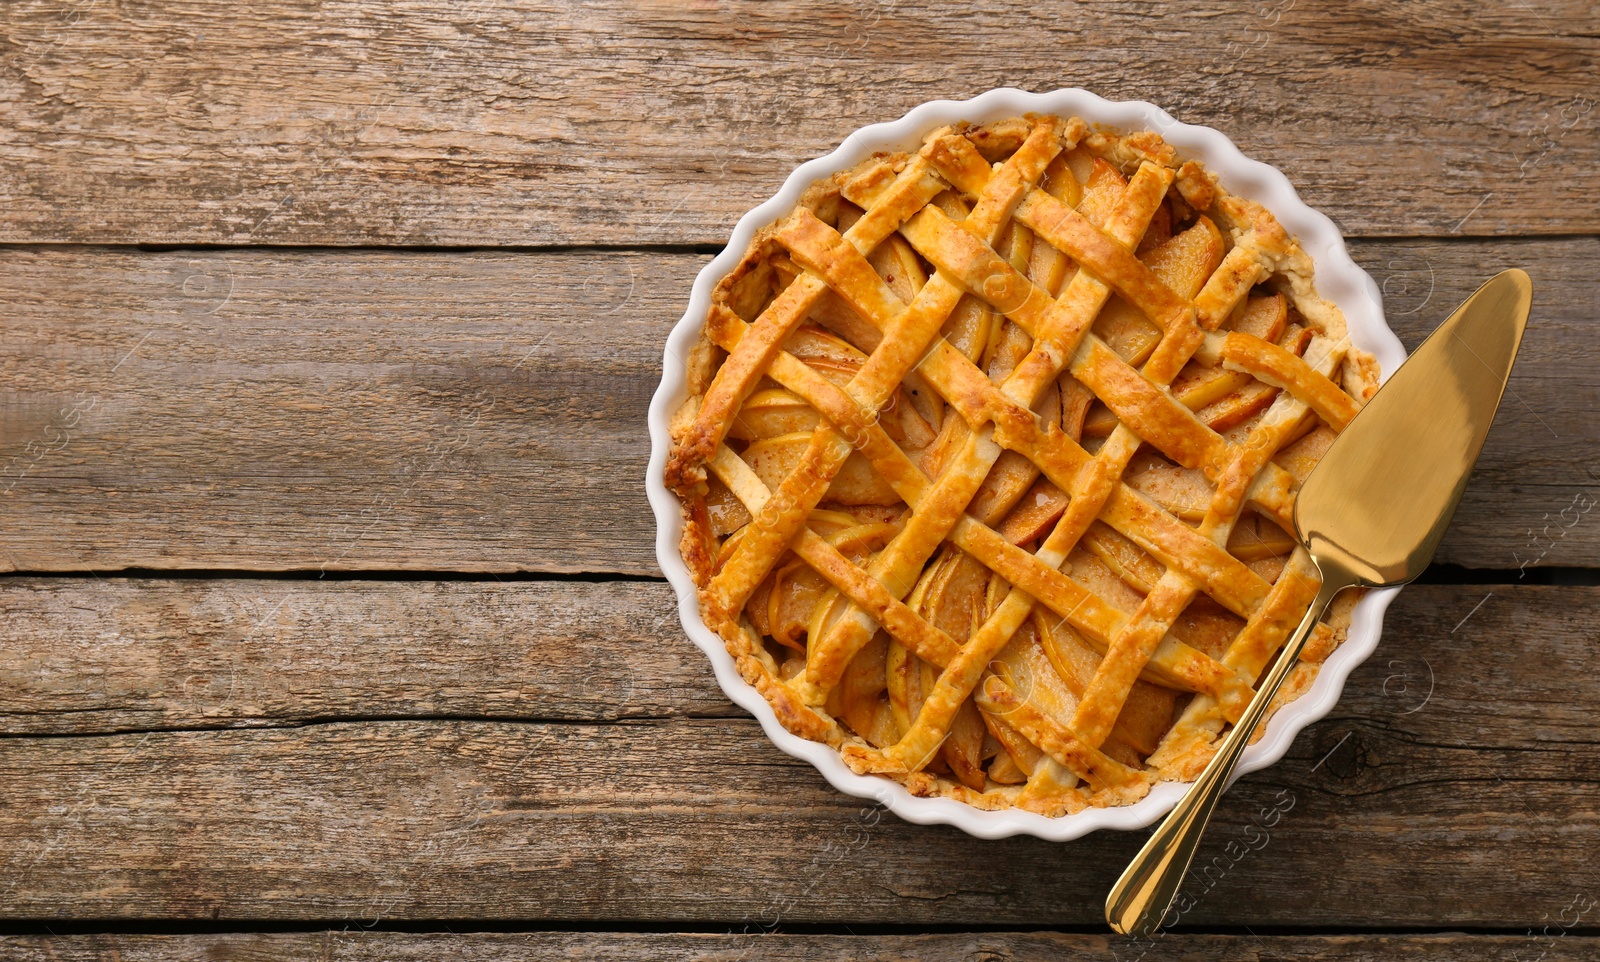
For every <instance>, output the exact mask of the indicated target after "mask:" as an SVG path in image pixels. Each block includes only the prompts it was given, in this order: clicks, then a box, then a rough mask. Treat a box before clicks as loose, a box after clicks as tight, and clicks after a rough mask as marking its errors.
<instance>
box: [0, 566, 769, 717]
mask: <svg viewBox="0 0 1600 962" xmlns="http://www.w3.org/2000/svg"><path fill="white" fill-rule="evenodd" d="M691 603H692V601H691ZM0 691H4V692H6V697H5V700H4V701H3V702H0V735H13V734H24V733H30V734H73V733H84V732H114V731H133V730H156V729H172V728H204V727H221V726H238V725H244V726H252V725H285V724H303V723H307V722H312V721H332V720H349V719H368V718H371V719H379V718H459V717H471V718H492V719H506V720H517V721H550V722H578V721H589V722H615V721H621V720H625V719H635V718H668V717H689V716H696V715H739V714H743V713H742V712H741V711H740V710H739V709H737V708H735V707H734V706H733V705H732V704H731V703H730V702H729V701H728V699H727V697H726V696H725V695H723V694H722V692H721V691H720V690H718V688H717V686H716V683H715V682H714V681H713V680H712V678H711V674H710V666H709V664H708V663H707V662H706V659H705V657H704V656H703V655H702V654H701V653H700V652H699V650H698V649H696V648H695V647H694V646H693V645H691V644H688V643H687V642H686V640H685V638H684V633H683V628H682V625H681V624H680V623H679V620H678V605H677V599H676V597H675V596H674V593H673V591H672V590H671V588H670V587H668V586H667V585H666V584H665V583H664V582H611V583H605V582H599V583H586V582H513V583H509V584H497V583H495V582H492V581H491V582H438V581H425V582H388V581H276V580H270V581H269V580H231V579H230V580H216V581H211V580H190V579H181V580H127V579H120V578H118V579H111V580H100V579H79V578H50V579H6V580H0Z"/></svg>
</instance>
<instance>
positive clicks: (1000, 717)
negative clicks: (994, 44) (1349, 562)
mask: <svg viewBox="0 0 1600 962" xmlns="http://www.w3.org/2000/svg"><path fill="white" fill-rule="evenodd" d="M1312 281H1313V278H1312V264H1311V262H1310V259H1309V258H1308V257H1307V255H1306V254H1305V253H1304V251H1302V250H1301V249H1300V247H1299V246H1298V245H1297V244H1296V243H1295V242H1294V241H1293V240H1292V239H1291V238H1289V237H1288V236H1287V235H1286V234H1285V232H1284V231H1283V229H1282V227H1281V226H1280V225H1279V224H1278V223H1277V221H1276V220H1275V219H1274V218H1273V217H1272V215H1271V214H1270V213H1269V212H1267V211H1266V210H1265V209H1263V208H1262V207H1260V206H1259V205H1257V204H1255V203H1253V202H1250V201H1247V200H1244V199H1241V198H1238V197H1235V196H1233V195H1231V194H1229V193H1227V192H1226V191H1225V190H1223V189H1222V188H1221V186H1219V185H1218V183H1217V182H1216V181H1215V180H1214V179H1213V178H1212V177H1211V175H1210V174H1209V173H1208V172H1207V171H1206V170H1205V169H1204V168H1203V167H1201V166H1200V165H1199V164H1198V163H1195V162H1193V161H1184V160H1183V159H1182V158H1180V157H1178V156H1177V155H1176V153H1175V152H1174V151H1173V149H1172V148H1171V147H1170V146H1168V145H1167V144H1166V143H1164V142H1163V141H1162V140H1161V139H1160V138H1159V137H1158V136H1156V135H1155V134H1151V133H1145V132H1137V133H1131V134H1122V133H1118V132H1116V131H1111V130H1101V129H1091V128H1089V126H1088V125H1086V124H1085V123H1083V122H1082V121H1081V120H1078V119H1076V118H1072V119H1061V118H1056V117H1032V116H1030V117H1022V118H1013V119H1009V120H1004V121H999V122H995V123H990V124H984V125H976V126H964V127H959V128H949V127H947V128H941V129H939V130H936V131H934V132H932V133H931V134H929V135H928V136H927V138H926V139H925V141H924V143H923V146H922V148H921V149H920V150H919V151H917V152H916V153H895V154H880V155H877V156H875V157H873V158H871V159H869V160H867V161H865V162H864V163H862V164H860V165H859V166H857V167H856V168H854V169H852V170H850V171H847V172H844V173H841V174H839V175H837V176H835V177H833V178H831V179H829V180H826V181H823V182H820V183H818V184H816V185H814V186H813V187H812V188H811V189H810V190H809V191H807V192H806V194H805V195H804V197H803V199H802V201H801V203H800V204H799V205H798V206H797V207H796V209H795V210H794V211H793V212H792V213H791V214H790V215H789V216H787V217H786V218H785V219H784V220H782V221H781V222H779V223H777V224H774V225H772V226H771V227H769V228H767V229H765V230H763V231H761V232H760V233H759V234H758V235H757V236H756V238H755V240H754V241H753V242H752V243H751V245H750V247H749V249H748V251H747V252H746V254H745V256H744V258H743V259H742V261H741V262H740V263H739V264H738V266H737V267H736V268H735V269H734V270H733V271H732V272H731V273H729V274H728V275H727V276H726V277H725V278H723V280H722V281H721V282H720V284H719V285H718V286H717V288H716V291H715V293H714V296H713V303H712V307H711V309H710V312H709V314H708V316H707V318H706V323H705V330H704V334H703V337H702V339H701V341H700V343H699V344H698V346H697V347H696V349H695V350H694V352H693V354H692V355H691V356H690V357H688V358H685V359H684V363H685V364H686V365H687V368H688V372H687V373H688V381H689V392H690V397H689V399H688V400H687V402H686V403H685V404H684V405H683V407H682V409H681V410H680V411H679V412H678V414H677V416H676V417H675V419H674V423H673V438H674V449H673V454H672V457H671V459H670V461H669V463H668V467H667V483H668V485H669V487H671V488H672V489H673V490H675V491H676V492H677V493H678V495H679V496H680V498H681V499H682V502H683V509H684V517H685V522H686V523H685V530H684V535H683V541H682V551H683V556H684V559H685V561H686V562H687V564H688V567H689V569H690V571H691V572H692V574H693V575H694V578H695V580H696V582H697V584H698V585H699V588H700V592H699V594H700V598H699V603H700V608H701V614H702V616H703V618H704V619H705V621H706V623H707V624H708V625H709V626H710V627H712V628H713V629H714V630H716V631H717V632H718V634H719V635H720V636H721V637H722V638H723V640H724V642H725V643H726V644H727V646H728V648H729V651H730V652H731V653H732V654H733V655H734V656H735V658H736V659H737V661H738V663H739V666H740V669H741V671H742V673H743V675H744V677H745V678H746V680H748V681H750V682H751V683H752V684H753V685H755V686H756V687H757V688H758V689H759V690H760V691H761V692H762V693H763V695H764V696H765V697H766V698H767V700H768V701H769V702H770V703H771V704H772V706H773V708H774V709H775V711H776V713H777V716H778V718H779V719H780V721H782V723H783V724H784V725H785V726H786V727H788V728H789V729H790V730H792V731H794V732H796V733H797V734H800V735H802V736H805V737H808V738H812V739H816V740H819V741H824V742H827V743H829V744H831V745H833V746H835V747H836V748H837V749H838V750H839V751H840V752H841V753H842V755H843V757H844V759H845V760H846V762H847V763H848V764H849V765H850V766H851V767H852V768H854V769H855V770H857V771H859V772H872V773H878V774H882V775H885V776H887V777H891V778H895V779H897V780H899V781H901V782H902V783H904V784H906V785H907V786H908V787H909V788H910V789H911V790H912V791H913V792H916V793H918V794H924V795H946V796H950V797H955V798H958V799H961V800H963V801H966V802H968V803H970V804H973V805H978V806H981V807H984V808H1001V807H1007V806H1013V805H1014V806H1019V807H1023V808H1026V809H1030V810H1033V811H1038V812H1042V813H1045V814H1050V815H1059V814H1063V813H1069V812H1072V811H1076V810H1079V809H1081V808H1083V807H1084V806H1088V805H1121V804H1128V803H1131V802H1133V801H1136V800H1137V799H1139V798H1141V797H1143V795H1144V794H1145V793H1146V792H1147V791H1148V790H1149V787H1150V785H1151V784H1153V783H1154V782H1155V781H1157V780H1159V779H1178V780H1188V779H1191V778H1193V777H1194V776H1195V775H1196V774H1197V773H1198V772H1199V770H1200V769H1201V768H1202V767H1203V766H1204V764H1205V763H1206V761H1208V760H1209V758H1210V756H1211V754H1212V752H1213V751H1214V750H1215V745H1216V743H1217V740H1218V738H1219V736H1220V735H1221V734H1222V733H1223V732H1224V731H1225V729H1226V726H1227V725H1228V724H1229V722H1230V721H1231V720H1233V719H1236V718H1237V717H1238V715H1239V713H1240V712H1241V711H1242V710H1243V708H1244V706H1245V705H1246V704H1247V703H1248V701H1249V699H1250V697H1251V695H1252V688H1253V686H1254V684H1255V683H1256V681H1257V680H1258V678H1259V677H1260V676H1261V674H1262V673H1263V672H1264V670H1265V668H1266V667H1267V666H1268V664H1269V662H1270V660H1271V658H1272V656H1273V654H1274V653H1275V651H1276V650H1277V648H1278V646H1280V645H1281V644H1282V643H1283V642H1284V640H1285V639H1286V637H1287V635H1288V633H1289V631H1290V630H1291V629H1292V628H1293V627H1294V626H1295V625H1296V624H1297V623H1298V621H1299V619H1300V617H1301V616H1302V615H1303V614H1304V612H1305V610H1306V608H1307V607H1308V606H1309V604H1310V602H1311V600H1312V598H1313V597H1314V595H1315V593H1316V589H1317V587H1318V584H1317V574H1316V569H1315V568H1314V567H1313V566H1312V565H1311V563H1310V560H1309V558H1308V557H1307V555H1306V554H1305V552H1304V551H1303V550H1302V549H1300V548H1298V547H1297V545H1296V542H1295V539H1294V538H1293V537H1292V536H1291V534H1290V533H1289V532H1290V531H1292V530H1293V527H1292V514H1293V509H1294V496H1295V491H1296V489H1297V488H1298V486H1299V484H1300V483H1301V482H1302V481H1304V479H1305V478H1306V476H1307V475H1308V474H1309V473H1310V471H1311V469H1312V468H1313V467H1314V466H1315V465H1316V463H1317V460H1318V458H1319V457H1320V456H1321V454H1322V453H1323V452H1324V451H1325V450H1326V449H1327V446H1328V444H1329V443H1330V441H1331V440H1332V438H1333V437H1334V436H1335V435H1336V433H1337V432H1338V431H1339V430H1341V429H1343V427H1344V426H1345V425H1346V424H1348V423H1349V421H1350V419H1351V418H1352V417H1354V415H1355V413H1356V412H1357V411H1358V410H1359V406H1360V403H1361V402H1362V401H1363V400H1365V398H1367V397H1369V396H1370V395H1371V393H1372V392H1373V391H1374V390H1376V378H1375V371H1374V368H1373V365H1372V363H1371V361H1370V359H1368V358H1366V357H1365V356H1364V355H1361V354H1359V353H1358V352H1355V351H1353V350H1352V348H1351V346H1350V344H1349V342H1348V340H1347V338H1346V335H1345V326H1344V320H1343V317H1342V316H1341V315H1340V314H1339V311H1338V309H1337V308H1335V307H1334V306H1333V305H1332V304H1331V303H1329V302H1327V301H1325V300H1324V299H1322V298H1321V297H1320V296H1318V295H1317V293H1316V290H1315V287H1314V285H1313V282H1312ZM1347 594H1348V593H1347ZM1351 604H1353V599H1346V600H1344V601H1343V603H1342V604H1340V605H1339V606H1338V607H1336V608H1335V609H1334V611H1333V612H1332V614H1330V616H1329V617H1328V619H1327V621H1326V622H1325V623H1324V624H1323V625H1321V626H1319V628H1318V631H1317V635H1316V636H1314V638H1313V640H1312V643H1311V645H1310V646H1309V647H1308V650H1307V654H1306V656H1305V657H1304V658H1303V659H1302V661H1301V664H1300V665H1299V666H1298V667H1297V668H1296V670H1295V674H1294V675H1293V676H1291V678H1290V681H1289V683H1288V684H1286V685H1285V687H1284V689H1283V693H1282V694H1280V696H1279V702H1280V703H1281V702H1283V701H1286V700H1289V699H1292V698H1294V697H1296V696H1297V695H1298V694H1299V693H1301V692H1303V691H1304V690H1305V688H1306V687H1307V686H1308V685H1309V684H1310V682H1311V680H1312V679H1313V678H1314V677H1315V673H1316V669H1317V666H1318V664H1320V662H1321V661H1322V660H1323V659H1324V658H1325V657H1326V656H1327V654H1328V653H1329V652H1331V651H1332V649H1333V647H1334V646H1335V645H1337V644H1338V642H1339V641H1340V640H1341V639H1342V636H1343V625H1344V624H1345V623H1347V620H1348V612H1349V608H1350V606H1351Z"/></svg>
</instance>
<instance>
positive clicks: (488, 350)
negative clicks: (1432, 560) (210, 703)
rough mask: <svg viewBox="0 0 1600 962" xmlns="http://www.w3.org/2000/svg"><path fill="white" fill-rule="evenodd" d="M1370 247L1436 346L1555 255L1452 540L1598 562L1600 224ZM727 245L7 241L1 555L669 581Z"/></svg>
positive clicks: (1548, 560) (94, 562)
mask: <svg viewBox="0 0 1600 962" xmlns="http://www.w3.org/2000/svg"><path fill="white" fill-rule="evenodd" d="M1354 249H1355V254H1356V256H1357V258H1358V259H1359V260H1360V261H1361V262H1362V263H1363V264H1364V265H1365V266H1366V267H1367V268H1368V269H1369V270H1371V271H1372V272H1373V274H1374V276H1375V277H1376V278H1377V279H1378V280H1379V282H1380V283H1381V284H1382V285H1383V287H1384V289H1385V290H1386V291H1387V292H1388V294H1389V297H1390V301H1391V313H1390V318H1391V321H1392V323H1393V324H1394V326H1395V327H1396V328H1397V330H1398V331H1399V332H1400V334H1401V336H1402V337H1403V338H1404V339H1405V340H1406V341H1407V343H1410V344H1415V343H1416V342H1418V341H1419V340H1420V339H1421V337H1422V336H1423V335H1424V334H1425V333H1426V332H1427V331H1429V330H1431V329H1432V327H1433V325H1435V324H1436V323H1437V322H1438V321H1439V320H1440V319H1442V317H1443V316H1444V315H1445V314H1446V313H1448V311H1449V310H1450V309H1451V308H1452V307H1453V306H1454V305H1455V304H1456V303H1458V302H1459V300H1460V299H1461V298H1463V297H1464V296H1465V295H1466V294H1467V293H1469V292H1470V291H1471V289H1472V288H1473V287H1475V286H1476V284H1477V283H1478V282H1479V281H1480V280H1481V279H1482V278H1484V277H1486V276H1488V275H1489V274H1490V273H1492V272H1493V271H1495V270H1497V269H1499V268H1502V267H1505V266H1507V265H1508V264H1512V263H1520V264H1523V265H1525V266H1527V267H1529V269H1530V270H1532V271H1533V273H1534V276H1535V278H1536V284H1537V287H1538V290H1537V306H1536V309H1535V314H1534V319H1533V322H1532V326H1531V327H1530V329H1529V332H1528V336H1527V341H1526V345H1525V347H1524V353H1523V357H1522V360H1521V361H1520V362H1519V365H1518V367H1517V371H1516V374H1515V376H1514V378H1513V380H1512V393H1511V394H1510V395H1508V397H1507V401H1506V404H1505V407H1504V409H1503V411H1502V414H1501V419H1502V423H1501V425H1500V426H1499V427H1497V428H1496V429H1495V431H1494V432H1493V433H1492V434H1491V435H1490V439H1489V442H1488V446H1487V448H1486V449H1485V451H1484V455H1483V459H1482V462H1481V463H1480V466H1479V469H1478V475H1477V479H1476V480H1475V481H1474V482H1473V484H1472V486H1471V487H1470V488H1469V489H1468V492H1467V498H1466V502H1465V504H1464V505H1463V507H1462V509H1461V511H1460V513H1459V514H1458V515H1457V518H1456V522H1455V526H1454V527H1453V528H1452V529H1451V532H1450V535H1449V536H1448V538H1447V539H1446V541H1445V544H1444V546H1443V549H1442V551H1441V555H1440V558H1441V560H1444V561H1448V562H1452V563H1456V564H1463V565H1470V566H1476V567H1487V568H1498V569H1511V568H1517V567H1518V566H1519V565H1520V564H1522V563H1523V562H1529V561H1531V562H1533V563H1535V564H1541V565H1592V564H1596V563H1600V524H1596V523H1594V519H1593V516H1592V515H1591V514H1589V513H1583V512H1580V511H1579V510H1578V508H1577V507H1575V506H1574V499H1579V500H1580V503H1588V502H1587V500H1586V498H1587V497H1589V496H1594V495H1597V494H1600V491H1597V478H1600V464H1597V463H1596V461H1595V459H1594V456H1593V455H1594V451H1595V450H1596V444H1597V443H1600V428H1597V427H1596V424H1595V420H1594V418H1592V417H1589V416H1588V412H1589V411H1592V410H1594V409H1596V408H1597V407H1600V374H1597V373H1596V370H1597V368H1596V365H1595V364H1594V360H1595V358H1594V352H1593V350H1592V349H1588V348H1584V347H1581V346H1579V345H1586V344H1589V343H1590V342H1591V341H1592V338H1591V337H1590V328H1591V327H1592V324H1593V317H1594V308H1595V301H1594V292H1593V291H1594V289H1593V283H1592V267H1593V264H1594V263H1595V261H1596V258H1597V254H1600V240H1596V239H1594V238H1573V239H1559V240H1529V241H1516V242H1506V241H1495V242H1492V243H1491V242H1457V243H1450V242H1437V241H1382V242H1362V243H1360V244H1357V245H1355V248H1354ZM704 262H705V257H704V256H702V255H693V254H675V253H661V252H644V253H618V252H608V251H573V252H557V253H513V252H470V253H428V252H405V253H402V252H394V251H359V252H350V251H276V250H229V251H205V252H195V251H175V252H148V251H133V250H128V249H117V248H60V249H57V248H20V249H11V250H8V251H5V252H4V256H3V257H0V300H3V302H4V303H6V304H7V305H8V309H9V311H10V315H11V320H10V321H8V327H7V335H8V336H7V337H6V338H5V340H4V342H3V343H0V492H4V495H5V496H4V497H0V531H5V532H6V537H5V538H4V539H3V540H0V568H11V569H16V570H23V571H64V570H84V569H90V570H115V569H120V568H124V567H130V566H131V567H149V568H163V569H182V568H201V569H219V568H221V569H248V570H361V569H368V570H371V569H387V570H400V569H405V570H424V571H427V570H445V569H452V570H464V571H488V572H506V571H543V572H618V573H631V574H653V573H656V572H657V567H656V564H655V558H654V549H653V543H654V523H653V519H652V517H651V515H650V512H649V509H648V506H647V505H646V503H645V500H644V492H643V483H642V482H643V477H644V472H645V459H646V457H647V455H648V445H647V442H646V437H645V429H644V423H645V411H646V408H647V406H648V404H649V398H650V394H651V392H652V391H653V390H654V386H655V383H656V381H657V379H658V377H659V372H660V370H661V367H660V365H661V348H662V344H663V343H664V341H665V338H666V334H667V331H668V330H669V329H670V328H671V325H672V324H673V323H674V322H675V321H676V320H677V318H678V316H679V315H680V313H681V311H682V309H683V305H684V302H685V299H686V297H687V292H688V290H689V287H690V285H691V283H692V279H693V276H694V273H695V271H696V270H697V269H698V268H699V267H700V266H701V265H702V264H703V263H704ZM1563 510H1566V511H1567V515H1566V516H1565V517H1563V516H1562V514H1561V512H1562V511H1563ZM1573 519H1576V520H1573ZM1547 525H1548V526H1549V527H1548V530H1546V526H1547Z"/></svg>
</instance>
